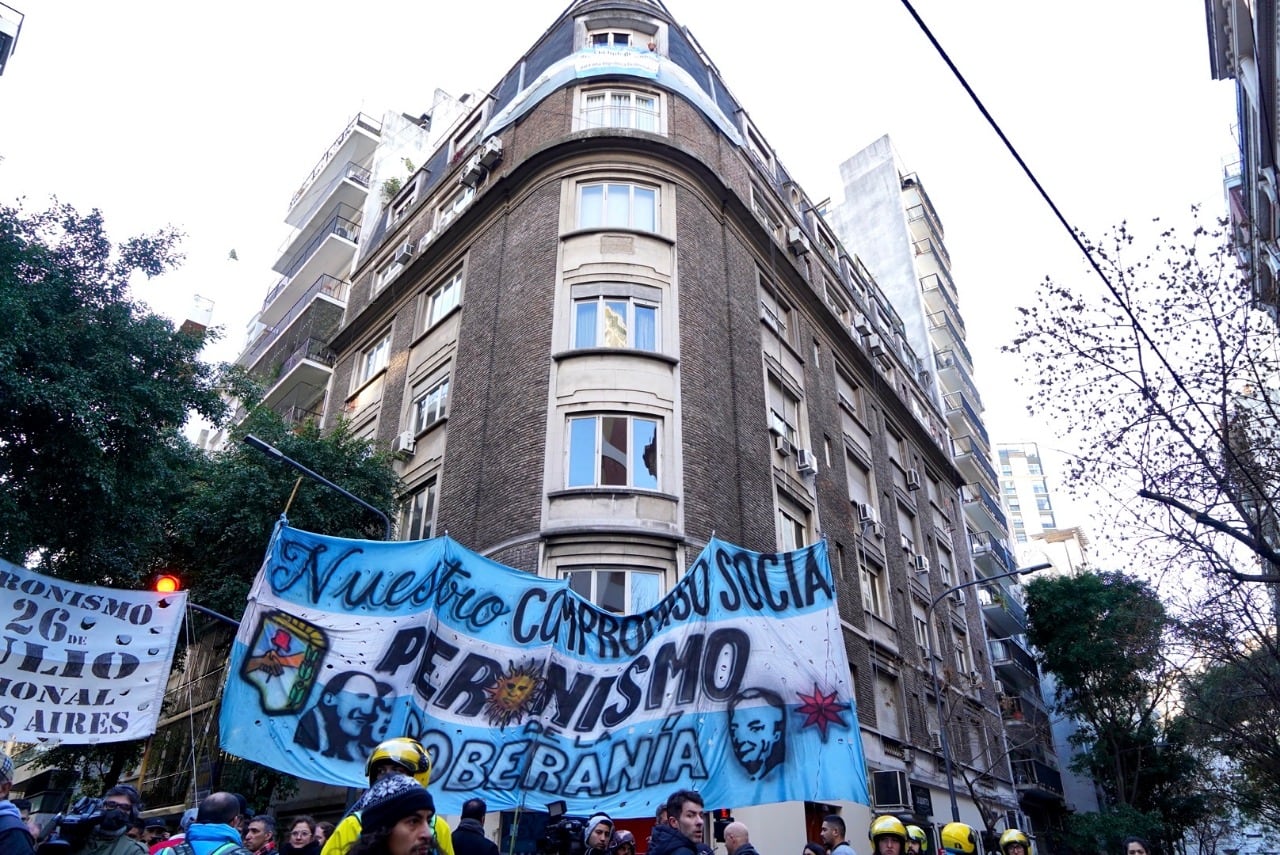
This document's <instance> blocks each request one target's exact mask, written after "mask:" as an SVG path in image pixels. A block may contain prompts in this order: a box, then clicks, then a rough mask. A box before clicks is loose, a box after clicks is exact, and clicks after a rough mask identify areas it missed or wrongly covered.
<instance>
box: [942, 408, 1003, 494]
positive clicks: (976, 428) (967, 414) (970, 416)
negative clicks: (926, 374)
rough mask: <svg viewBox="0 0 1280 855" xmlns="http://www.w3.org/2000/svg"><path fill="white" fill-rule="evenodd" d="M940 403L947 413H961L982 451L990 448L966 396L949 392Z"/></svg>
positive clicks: (975, 411)
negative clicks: (980, 442)
mask: <svg viewBox="0 0 1280 855" xmlns="http://www.w3.org/2000/svg"><path fill="white" fill-rule="evenodd" d="M942 403H943V405H944V406H945V407H946V410H947V412H948V413H954V412H957V411H958V412H961V413H963V414H964V419H965V421H966V422H967V423H968V424H969V426H970V427H971V428H972V429H973V432H974V433H975V434H977V436H978V439H980V440H982V444H983V447H984V449H986V448H990V447H991V437H990V436H989V435H988V434H987V428H986V426H984V425H983V424H982V416H980V415H978V411H977V409H976V408H974V406H973V404H971V403H969V396H968V395H966V394H965V393H964V392H950V393H948V394H946V395H943V396H942ZM992 481H993V482H995V483H999V481H1000V479H998V478H993V479H992Z"/></svg>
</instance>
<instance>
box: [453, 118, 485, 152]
mask: <svg viewBox="0 0 1280 855" xmlns="http://www.w3.org/2000/svg"><path fill="white" fill-rule="evenodd" d="M484 114H485V111H484V109H479V110H476V111H475V112H474V113H472V114H471V116H470V117H469V118H468V119H467V123H466V124H465V125H463V126H462V129H461V130H459V131H458V132H457V133H456V134H454V135H453V141H452V143H451V145H452V148H451V149H450V157H457V156H458V155H460V154H463V153H464V152H466V151H467V150H468V149H470V148H471V146H472V144H474V143H475V142H476V140H477V139H478V138H479V136H480V131H481V130H482V128H481V120H482V119H483V118H484Z"/></svg>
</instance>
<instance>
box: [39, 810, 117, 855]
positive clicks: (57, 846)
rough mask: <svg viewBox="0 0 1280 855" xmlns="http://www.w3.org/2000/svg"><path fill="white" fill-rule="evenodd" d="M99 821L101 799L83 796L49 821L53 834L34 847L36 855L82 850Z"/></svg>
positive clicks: (54, 854) (63, 853)
mask: <svg viewBox="0 0 1280 855" xmlns="http://www.w3.org/2000/svg"><path fill="white" fill-rule="evenodd" d="M101 821H102V799H95V798H92V797H90V796H85V797H84V798H82V799H80V800H79V801H77V802H76V803H75V804H74V805H72V806H71V809H70V810H69V811H68V812H67V813H63V814H58V815H57V816H55V817H54V818H53V820H52V821H50V823H49V825H50V826H51V827H52V828H53V833H52V834H50V835H49V837H48V838H47V839H46V840H44V841H43V842H42V843H41V844H40V845H39V846H38V847H36V853H37V855H65V853H68V852H72V851H74V850H76V849H80V848H82V847H83V846H84V844H85V841H87V840H88V839H89V835H90V834H91V833H93V830H94V829H95V828H97V826H98V823H99V822H101Z"/></svg>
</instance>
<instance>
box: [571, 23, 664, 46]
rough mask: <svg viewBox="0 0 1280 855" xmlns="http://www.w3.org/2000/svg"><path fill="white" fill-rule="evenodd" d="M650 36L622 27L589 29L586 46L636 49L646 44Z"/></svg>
mask: <svg viewBox="0 0 1280 855" xmlns="http://www.w3.org/2000/svg"><path fill="white" fill-rule="evenodd" d="M650 39H652V36H650V35H647V34H646V33H641V32H638V31H636V30H632V29H626V28H623V27H609V28H607V29H606V28H601V29H591V30H589V31H588V32H587V44H589V45H591V46H592V47H638V46H640V45H645V44H648V43H649V41H650Z"/></svg>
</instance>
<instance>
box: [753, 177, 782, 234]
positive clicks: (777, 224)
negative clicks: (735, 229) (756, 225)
mask: <svg viewBox="0 0 1280 855" xmlns="http://www.w3.org/2000/svg"><path fill="white" fill-rule="evenodd" d="M751 210H753V211H755V213H756V216H757V217H759V218H760V222H762V223H764V227H765V228H766V229H767V230H768V231H769V234H771V235H773V236H774V237H775V238H777V239H778V240H779V241H782V240H783V239H784V237H785V232H784V230H783V227H782V215H781V214H779V213H778V212H777V210H776V209H775V208H774V207H773V203H771V202H770V201H769V200H768V198H767V197H766V196H765V192H764V191H763V190H761V189H760V188H759V187H757V186H756V185H754V184H752V185H751Z"/></svg>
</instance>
